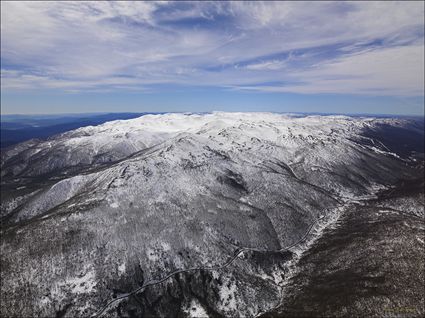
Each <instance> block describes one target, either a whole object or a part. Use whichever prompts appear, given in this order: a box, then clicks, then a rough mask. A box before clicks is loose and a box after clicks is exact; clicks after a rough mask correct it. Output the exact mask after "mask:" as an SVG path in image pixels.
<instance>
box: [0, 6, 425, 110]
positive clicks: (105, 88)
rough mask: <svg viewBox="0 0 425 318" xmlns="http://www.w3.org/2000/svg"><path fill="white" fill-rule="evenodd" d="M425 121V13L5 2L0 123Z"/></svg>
mask: <svg viewBox="0 0 425 318" xmlns="http://www.w3.org/2000/svg"><path fill="white" fill-rule="evenodd" d="M214 110H220V111H277V112H323V113H373V114H406V115H422V116H423V114H424V2H423V1H412V2H408V1H402V2H390V1H378V2H364V1H353V2H347V1H341V2H339V1H338V2H337V1H333V2H319V1H313V2H301V1H293V2H283V1H276V2H273V1H269V2H258V1H255V2H242V1H237V2H226V1H213V2H204V1H202V2H196V1H191V2H182V1H179V2H170V1H160V2H156V1H148V2H142V1H137V2H125V1H118V2H113V1H109V2H101V1H95V2H89V1H84V2H71V1H63V2H53V1H46V2H43V1H33V2H25V1H1V113H2V114H40V113H73V112H122V111H129V112H146V111H147V112H166V111H189V112H205V111H214Z"/></svg>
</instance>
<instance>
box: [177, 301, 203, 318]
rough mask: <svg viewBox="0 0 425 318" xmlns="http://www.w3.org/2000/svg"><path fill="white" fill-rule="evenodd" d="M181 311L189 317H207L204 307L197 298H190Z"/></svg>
mask: <svg viewBox="0 0 425 318" xmlns="http://www.w3.org/2000/svg"><path fill="white" fill-rule="evenodd" d="M183 311H184V312H185V313H186V314H187V316H188V317H190V318H207V317H209V316H208V314H207V312H206V311H205V309H204V307H202V305H201V304H200V303H199V301H198V300H196V299H192V300H191V302H190V304H188V306H186V307H184V308H183Z"/></svg>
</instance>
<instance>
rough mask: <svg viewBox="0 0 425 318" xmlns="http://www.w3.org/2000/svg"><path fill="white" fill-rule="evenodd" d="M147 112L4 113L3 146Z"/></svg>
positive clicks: (133, 116)
mask: <svg viewBox="0 0 425 318" xmlns="http://www.w3.org/2000/svg"><path fill="white" fill-rule="evenodd" d="M144 114H146V113H104V114H103V113H102V114H99V113H94V114H65V115H2V116H1V129H0V133H1V138H0V146H1V148H5V147H9V146H11V145H14V144H17V143H20V142H23V141H27V140H29V139H33V138H35V139H46V138H48V137H50V136H53V135H56V134H60V133H63V132H65V131H69V130H73V129H77V128H80V127H85V126H97V125H100V124H103V123H105V122H107V121H111V120H117V119H131V118H136V117H140V116H142V115H144Z"/></svg>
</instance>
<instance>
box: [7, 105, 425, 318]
mask: <svg viewBox="0 0 425 318" xmlns="http://www.w3.org/2000/svg"><path fill="white" fill-rule="evenodd" d="M388 127H390V128H391V129H392V131H394V130H395V131H399V132H404V133H408V134H410V135H409V136H412V134H413V136H414V139H415V138H416V139H418V138H419V139H420V138H422V140H423V127H422V130H421V129H420V127H419V128H418V124H417V123H415V122H411V121H408V120H399V119H373V118H362V119H360V118H351V117H343V116H309V117H302V118H300V117H292V116H287V115H279V114H263V113H213V114H206V115H195V114H165V115H146V116H143V117H140V118H137V119H132V120H125V121H113V122H108V123H105V124H103V125H100V126H97V127H84V128H80V129H77V130H74V131H71V132H67V133H64V134H61V135H58V136H56V137H54V138H51V139H50V140H47V141H42V142H38V141H29V142H26V143H23V144H19V145H16V146H15V147H12V148H9V149H7V150H6V151H4V152H3V153H2V162H1V165H2V190H1V191H2V202H1V203H2V210H1V213H2V214H1V215H2V229H1V230H2V241H1V246H2V247H1V248H2V266H1V281H2V284H1V293H2V302H1V315H2V316H7V317H12V316H34V315H39V316H55V315H56V316H58V317H75V316H91V315H99V316H101V315H107V316H108V317H109V316H124V317H126V316H141V315H145V316H148V317H149V316H167V317H168V316H171V315H177V314H180V315H183V316H195V317H199V316H205V315H209V316H243V315H245V316H255V315H257V314H260V313H263V312H266V311H268V310H270V309H272V308H274V307H276V306H277V305H278V304H279V303H280V301H281V299H282V285H283V284H284V283H285V275H287V274H288V273H287V271H288V267H287V264H289V263H291V262H292V263H294V262H295V260H296V259H298V258H299V255H300V253H301V252H302V251H303V250H305V249H306V248H308V246H309V244H310V243H309V242H311V241H312V239H314V238H315V237H317V236H318V235H320V233H321V230H322V229H323V228H324V227H325V226H326V224H330V223H332V222H333V220H335V219H336V218H338V216H339V215H341V214H343V213H344V211H345V210H347V209H348V208H349V207H350V206H351V205H352V204H353V202H357V201H358V200H365V199H368V198H373V197H374V194H375V193H376V192H377V191H379V190H380V189H384V188H388V187H391V186H392V185H393V184H395V183H397V182H399V181H400V180H410V179H413V178H414V177H415V175H417V174H418V170H417V168H416V166H418V162H420V161H421V159H420V158H421V154H420V152H421V151H418V149H417V148H415V149H413V148H412V151H413V150H414V151H415V152H409V151H404V152H403V153H398V152H397V149H395V148H397V147H396V146H395V148H391V145H390V146H389V145H385V138H383V136H385V131H386V129H387V128H388ZM416 139H415V140H416ZM409 140H411V138H409ZM406 143H408V141H406ZM412 147H413V146H412ZM403 149H404V148H403ZM419 150H420V149H419ZM422 153H423V150H422ZM184 269H190V270H189V271H183V272H179V271H180V270H184ZM173 272H176V273H175V274H172V275H169V274H170V273H173ZM164 278H167V279H164ZM132 291H134V292H133V293H131V292H132ZM136 291H137V292H136ZM114 299H115V301H113V300H114ZM111 301H112V302H111ZM106 305H107V306H106Z"/></svg>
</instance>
